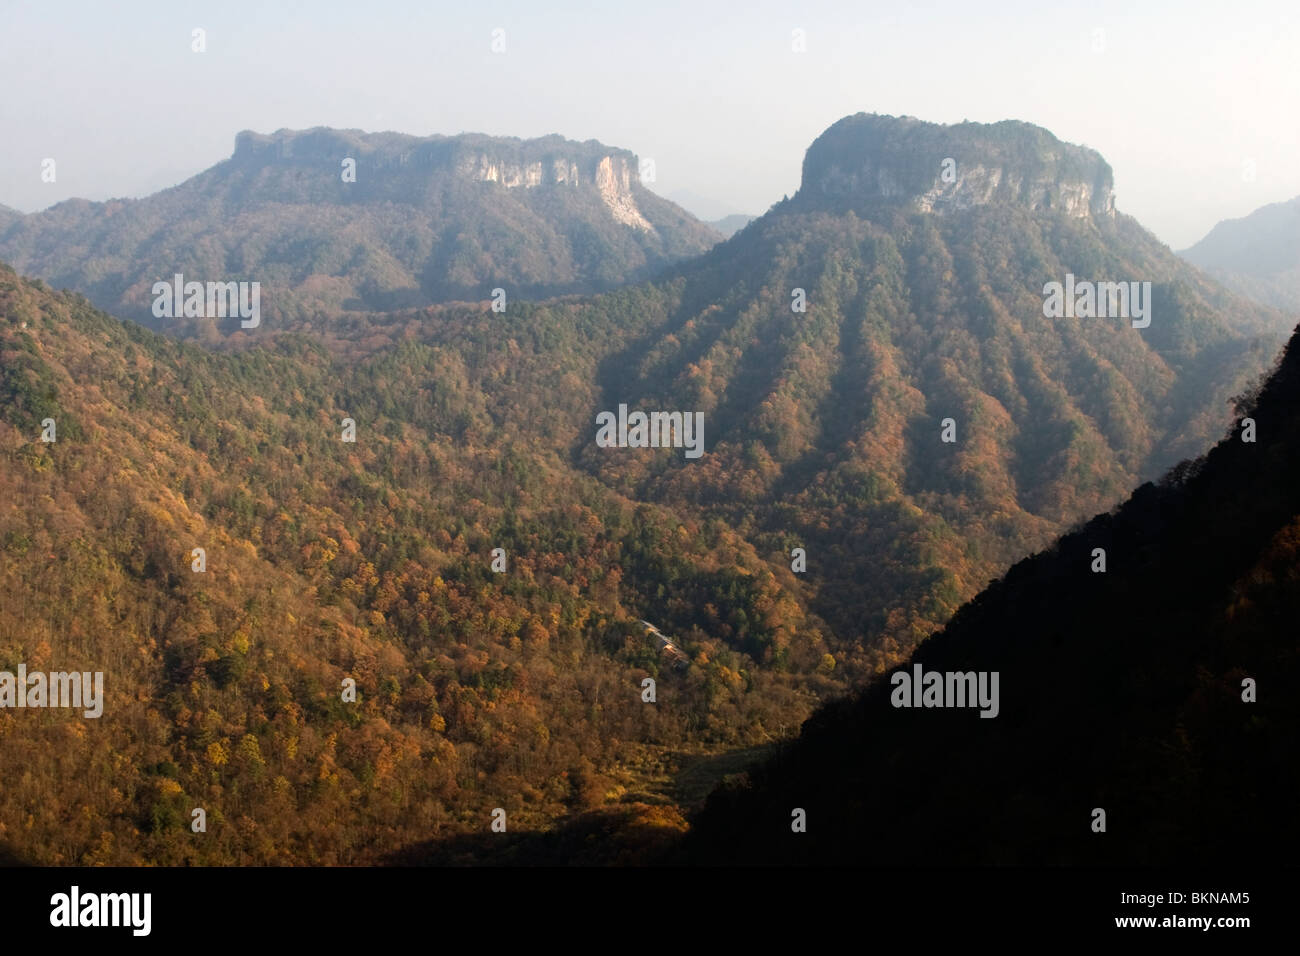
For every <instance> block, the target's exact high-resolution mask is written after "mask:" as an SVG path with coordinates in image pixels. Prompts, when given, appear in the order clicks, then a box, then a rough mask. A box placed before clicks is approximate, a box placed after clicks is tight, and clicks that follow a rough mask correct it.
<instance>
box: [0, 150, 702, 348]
mask: <svg viewBox="0 0 1300 956" xmlns="http://www.w3.org/2000/svg"><path fill="white" fill-rule="evenodd" d="M6 223H7V224H6ZM718 238H719V235H718V234H717V233H715V232H714V231H713V230H711V229H710V228H709V227H707V226H705V225H704V224H703V223H701V222H699V221H698V220H696V219H695V218H694V217H692V216H691V215H690V214H689V213H687V212H685V211H684V210H682V209H681V208H679V207H678V206H676V205H674V204H673V203H671V202H668V201H667V200H665V199H662V198H660V197H659V196H657V195H655V194H654V193H653V192H651V191H650V190H648V189H646V188H645V187H644V186H643V185H642V184H641V181H640V177H639V175H638V161H637V157H636V156H635V155H634V154H632V153H630V152H628V151H627V150H621V149H613V148H610V147H607V146H604V145H602V144H600V143H598V142H596V141H594V140H591V141H588V142H585V143H576V142H572V141H569V140H566V139H563V138H562V137H560V136H546V137H542V138H540V139H534V140H520V139H514V138H503V137H491V136H483V135H478V134H466V135H461V136H430V137H424V138H420V137H415V136H407V135H403V134H399V133H363V132H361V131H358V130H334V129H327V128H317V129H312V130H306V131H292V130H280V131H278V132H276V133H274V134H271V135H269V136H268V135H261V134H257V133H252V132H243V133H240V134H239V135H238V137H236V141H235V151H234V154H233V155H232V156H231V158H230V159H228V160H226V161H224V162H221V163H218V164H217V165H216V166H214V167H212V168H211V169H209V170H207V171H205V172H203V173H200V174H199V175H197V176H195V177H193V178H192V179H189V180H187V181H186V182H184V183H182V184H180V185H179V186H176V187H174V188H171V189H167V190H164V191H162V192H159V193H156V194H154V195H152V196H149V197H146V198H144V199H139V200H112V201H109V202H102V203H100V202H87V201H85V200H70V201H68V202H63V203H59V204H58V205H56V206H53V207H51V208H50V209H47V210H45V211H43V212H40V213H35V214H32V215H29V216H21V217H17V216H16V217H13V218H12V219H10V220H6V219H5V218H4V217H3V215H0V257H3V258H5V259H7V260H9V261H12V262H13V263H14V264H15V266H16V267H17V268H19V269H21V270H23V271H25V272H28V273H31V274H35V275H38V276H40V277H42V278H44V279H46V280H48V281H50V282H52V283H53V284H55V285H60V286H69V287H71V288H75V289H77V290H78V291H81V292H83V293H85V294H86V295H87V296H89V297H90V299H91V300H92V301H93V302H94V303H95V304H96V305H98V306H100V307H101V308H104V309H107V310H109V311H111V312H114V313H116V314H118V315H122V316H124V317H127V318H132V319H137V320H140V321H142V322H145V323H147V324H151V325H154V326H155V327H157V326H159V325H160V324H165V321H166V320H158V319H156V318H155V317H154V316H153V315H152V312H151V309H150V306H151V303H152V301H153V299H152V295H151V292H150V290H151V288H152V285H153V283H154V282H157V281H169V280H170V278H171V277H172V276H173V275H174V274H176V273H182V274H184V275H185V276H186V278H187V279H195V280H198V281H201V282H208V281H232V280H248V281H259V282H260V283H261V295H262V312H263V314H264V315H266V316H267V317H268V318H270V319H271V320H272V321H274V320H275V319H277V318H281V319H283V318H306V317H314V316H316V315H317V314H320V313H325V314H329V313H337V312H340V311H348V310H362V311H365V310H374V309H391V308H398V307H407V306H424V305H429V304H431V303H435V302H439V301H446V300H454V299H470V300H477V299H486V298H488V297H489V296H490V295H491V293H492V290H493V289H494V288H502V289H504V290H505V291H506V294H507V296H508V297H515V298H517V297H528V298H542V297H546V296H551V295H558V294H566V293H576V292H596V291H600V290H602V289H608V288H611V287H613V286H616V285H619V284H622V283H625V282H629V281H633V280H636V279H641V278H646V277H649V276H651V275H653V274H654V273H655V272H657V271H659V270H660V269H662V268H663V267H664V266H666V265H668V264H670V263H672V262H674V261H676V260H679V259H682V258H684V257H687V256H691V255H694V254H696V253H699V252H702V251H704V250H706V249H708V248H709V247H710V246H711V245H712V244H713V243H715V242H716V241H717V240H718Z"/></svg>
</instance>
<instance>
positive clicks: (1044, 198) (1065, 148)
mask: <svg viewBox="0 0 1300 956" xmlns="http://www.w3.org/2000/svg"><path fill="white" fill-rule="evenodd" d="M799 198H800V200H802V201H803V202H805V203H825V204H832V205H839V206H843V207H847V208H857V209H862V210H869V209H871V208H873V207H881V206H910V207H911V208H913V209H916V210H919V211H922V212H932V213H940V214H942V213H945V212H950V211H954V210H960V209H968V208H970V207H972V206H979V205H986V204H990V203H1000V202H1005V203H1016V204H1020V205H1023V206H1027V207H1029V208H1030V209H1035V210H1059V211H1062V212H1064V213H1065V214H1066V215H1068V216H1072V217H1077V218H1086V217H1093V218H1094V219H1112V218H1114V216H1115V194H1114V177H1113V175H1112V173H1111V169H1110V166H1109V165H1108V164H1107V163H1106V161H1105V160H1104V159H1102V158H1101V156H1100V155H1099V154H1098V153H1096V152H1095V151H1093V150H1091V149H1088V148H1086V147H1082V146H1074V145H1071V144H1069V143H1062V142H1061V141H1060V140H1058V139H1057V138H1056V137H1055V136H1053V135H1052V134H1051V133H1049V132H1048V131H1047V130H1045V129H1042V128H1040V127H1037V126H1033V125H1031V124H1029V123H1020V122H1015V121H1011V120H1008V121H1005V122H1001V123H992V124H983V123H958V124H955V125H951V126H945V125H941V124H938V123H925V122H922V121H920V120H917V119H914V118H912V117H893V116H879V115H875V114H866V113H859V114H857V115H855V116H849V117H846V118H845V119H842V120H840V121H839V122H838V123H836V124H835V125H833V126H831V127H830V128H829V129H828V130H827V131H826V132H825V133H823V134H822V135H821V136H819V137H818V138H817V139H816V141H814V142H813V144H812V146H810V147H809V148H808V152H807V154H806V156H805V158H804V164H803V183H802V185H801V187H800V190H799Z"/></svg>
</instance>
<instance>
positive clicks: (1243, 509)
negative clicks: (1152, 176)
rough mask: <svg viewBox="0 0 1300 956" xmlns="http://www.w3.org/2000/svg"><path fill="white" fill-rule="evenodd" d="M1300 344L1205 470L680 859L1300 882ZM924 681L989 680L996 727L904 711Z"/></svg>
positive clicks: (806, 756)
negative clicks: (1021, 867)
mask: <svg viewBox="0 0 1300 956" xmlns="http://www.w3.org/2000/svg"><path fill="white" fill-rule="evenodd" d="M1298 341H1300V338H1293V339H1292V341H1291V344H1290V346H1289V348H1288V350H1287V353H1286V357H1285V360H1284V361H1283V362H1282V363H1281V365H1280V367H1279V368H1278V370H1277V371H1276V373H1275V374H1274V375H1273V376H1272V377H1271V378H1270V379H1269V381H1268V383H1267V386H1266V387H1265V388H1263V389H1262V391H1261V392H1260V393H1259V394H1258V396H1257V397H1247V398H1246V400H1245V403H1244V406H1243V409H1242V414H1243V417H1242V419H1241V423H1240V427H1239V428H1238V429H1237V430H1236V431H1235V432H1234V433H1233V434H1230V435H1228V436H1227V437H1225V438H1224V439H1223V440H1222V441H1221V442H1220V443H1219V444H1218V445H1217V446H1216V447H1215V448H1214V449H1213V450H1212V451H1211V452H1210V453H1209V454H1208V455H1206V456H1204V457H1203V458H1200V459H1198V460H1196V461H1195V462H1189V463H1186V464H1185V465H1184V466H1182V467H1180V468H1178V469H1177V470H1175V471H1174V472H1171V473H1170V474H1169V475H1168V476H1167V477H1166V478H1165V479H1164V480H1163V481H1162V482H1161V483H1160V484H1159V485H1153V484H1150V483H1148V484H1145V485H1143V486H1142V487H1140V488H1139V489H1138V490H1137V491H1136V492H1135V493H1134V494H1133V495H1132V496H1131V497H1130V498H1129V499H1128V501H1127V502H1126V503H1125V504H1124V505H1123V506H1122V507H1120V508H1118V509H1117V510H1116V511H1114V512H1113V513H1107V514H1102V515H1099V516H1098V517H1096V518H1094V519H1093V520H1092V521H1090V522H1088V523H1087V524H1086V525H1085V526H1083V527H1082V528H1080V529H1079V530H1077V531H1075V532H1074V533H1072V534H1070V535H1067V536H1066V537H1064V538H1062V539H1061V540H1060V541H1059V542H1057V543H1056V544H1054V545H1053V546H1052V547H1051V548H1050V549H1048V550H1046V551H1044V552H1043V553H1041V554H1038V555H1036V556H1034V557H1033V558H1030V559H1027V560H1025V561H1022V562H1020V563H1018V564H1017V565H1016V566H1015V567H1014V568H1012V569H1011V571H1010V572H1009V573H1008V574H1007V575H1006V576H1005V577H1004V578H1003V579H1002V580H1000V581H998V582H997V583H995V584H994V585H993V586H991V587H989V588H988V589H987V590H985V591H984V592H982V593H981V594H980V595H979V596H978V597H977V598H976V599H975V600H973V601H972V602H970V603H969V604H967V605H966V606H964V607H963V608H962V609H961V610H960V611H959V612H958V613H957V615H956V616H955V617H954V618H953V620H952V622H951V623H950V624H949V625H948V626H947V627H946V628H945V629H944V630H943V631H942V632H941V633H939V634H937V635H935V636H934V637H932V638H930V639H929V640H927V641H925V642H924V643H923V644H922V645H921V646H920V647H919V648H918V649H917V651H916V653H915V654H914V655H913V657H912V660H911V661H910V662H909V663H908V665H906V666H905V667H903V668H901V669H900V670H899V671H896V672H895V673H894V674H891V675H889V676H888V677H886V676H885V675H881V677H880V678H879V679H877V680H876V681H874V682H872V684H871V686H869V687H868V688H867V690H866V691H865V693H863V694H862V695H860V696H859V697H857V698H856V699H853V700H846V701H841V702H837V703H836V704H834V705H831V706H828V707H826V708H824V709H823V710H821V711H819V712H818V713H817V714H816V715H815V716H814V717H812V718H811V719H810V720H809V721H808V722H807V723H806V724H805V725H804V729H803V732H802V734H801V735H800V737H799V739H798V740H797V741H795V742H794V743H792V744H791V745H789V746H788V747H786V748H784V749H783V751H782V752H781V753H779V755H777V756H775V757H774V758H772V759H771V760H769V761H768V762H766V763H763V764H761V765H759V766H756V767H754V768H753V769H751V770H749V771H748V772H747V773H744V774H738V775H735V776H734V777H732V778H729V780H728V782H727V783H726V784H725V785H724V786H723V787H722V788H721V789H720V790H718V791H717V792H715V793H714V794H713V795H712V796H711V797H710V799H709V801H708V803H707V806H706V808H705V810H704V811H703V813H702V814H701V815H700V816H699V818H698V819H697V820H695V821H694V826H693V828H692V830H691V832H690V834H689V838H688V840H687V847H688V849H687V851H686V854H685V858H686V859H689V860H691V861H692V862H697V863H700V862H708V863H717V862H725V863H728V864H736V863H741V864H744V863H765V864H773V863H819V864H850V863H851V864H854V865H868V866H869V865H888V866H898V865H903V866H907V865H943V864H972V863H974V864H988V863H1000V864H1001V863H1018V864H1026V863H1028V864H1053V865H1060V864H1088V865H1155V864H1160V865H1171V864H1184V865H1196V866H1205V865H1227V866H1233V867H1243V866H1251V865H1257V864H1271V865H1287V866H1292V865H1294V862H1295V856H1296V852H1297V849H1300V824H1297V821H1296V815H1295V812H1294V808H1295V805H1296V801H1297V799H1298V798H1300V769H1298V767H1300V765H1297V762H1296V760H1295V740H1296V734H1297V731H1300V707H1298V706H1297V700H1298V699H1300V656H1298V655H1297V651H1296V640H1295V628H1294V621H1295V619H1296V616H1297V614H1300V415H1297V414H1296V408H1297V407H1300V344H1297V343H1298ZM1099 548H1100V549H1104V552H1105V562H1106V566H1105V570H1104V573H1101V572H1100V571H1099V570H1098V567H1097V560H1098V552H1097V550H1096V549H1099ZM917 667H919V668H921V671H920V673H932V672H938V673H940V674H943V675H949V674H965V673H972V674H984V675H993V674H997V675H998V678H999V680H998V685H997V686H998V692H997V695H996V696H997V697H998V698H999V701H998V707H997V712H996V715H995V716H993V717H992V718H990V719H985V718H984V717H982V716H981V714H980V713H978V712H976V711H975V710H972V709H961V708H952V707H933V708H924V707H921V708H917V707H907V706H898V704H899V703H900V702H905V701H906V700H907V697H906V694H907V688H906V687H905V686H904V685H903V684H902V681H901V679H900V678H899V677H897V676H896V675H898V674H903V675H907V676H909V677H914V676H915V674H916V673H917V671H916V668H917ZM989 680H991V677H989ZM944 681H945V688H946V687H947V682H948V677H947V676H945V677H944ZM913 686H915V685H913ZM955 686H956V685H955V684H954V687H955ZM985 686H986V687H991V686H992V685H991V684H990V683H986V684H985ZM945 693H947V691H946V689H945ZM948 700H949V702H950V703H951V702H953V701H954V700H956V698H948ZM914 701H915V698H913V702H914ZM795 808H799V809H802V810H803V811H804V813H805V814H806V821H807V829H806V832H804V833H795V832H793V830H792V819H793V816H792V814H793V813H794V809H795ZM1098 810H1101V811H1104V814H1105V816H1104V820H1103V818H1101V817H1100V816H1099V815H1098V813H1097V811H1098ZM1103 824H1104V831H1102V830H1099V827H1101V826H1102V825H1103Z"/></svg>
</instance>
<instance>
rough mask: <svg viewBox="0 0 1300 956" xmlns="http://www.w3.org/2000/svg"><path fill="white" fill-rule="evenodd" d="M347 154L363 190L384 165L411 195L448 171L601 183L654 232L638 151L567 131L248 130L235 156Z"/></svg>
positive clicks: (526, 184) (614, 211)
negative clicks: (578, 138)
mask: <svg viewBox="0 0 1300 956" xmlns="http://www.w3.org/2000/svg"><path fill="white" fill-rule="evenodd" d="M348 157H350V158H352V159H354V160H356V162H357V185H358V186H360V187H362V188H361V189H359V190H358V191H359V192H364V191H366V186H367V183H366V180H367V178H369V177H368V174H373V173H376V172H379V171H383V173H384V179H385V180H386V181H387V182H388V183H390V184H392V185H398V184H400V186H401V188H403V189H405V190H407V192H408V194H409V191H410V188H411V186H412V185H413V181H421V180H422V181H428V180H436V179H438V178H439V177H447V176H449V177H452V178H454V179H459V180H463V181H468V182H483V183H497V184H499V185H501V186H504V187H505V188H507V189H536V188H539V187H549V186H566V187H579V188H580V187H583V186H586V187H590V188H595V189H596V191H597V193H598V194H599V196H600V199H601V201H602V202H603V203H604V204H605V206H606V207H607V208H608V210H609V213H610V215H611V216H612V217H613V219H614V221H615V222H618V223H620V224H622V225H624V226H630V227H632V228H634V229H638V230H641V231H645V232H653V231H654V226H652V225H651V223H650V222H649V221H648V220H647V219H646V217H645V216H644V215H643V214H642V211H641V209H640V207H639V205H638V202H637V197H636V195H635V192H636V189H635V187H639V186H640V177H639V175H638V172H637V158H636V156H635V155H633V154H632V153H630V152H628V151H627V150H621V149H611V148H609V147H606V146H602V145H601V144H600V143H597V142H595V141H589V142H586V143H575V142H571V141H569V140H566V139H564V138H562V137H560V136H545V137H542V138H540V139H532V140H521V139H514V138H504V137H502V138H498V137H488V136H481V135H478V134H466V135H462V136H428V137H423V138H421V137H416V136H405V135H401V134H397V133H363V132H361V131H359V130H333V129H313V130H304V131H294V130H279V131H277V132H275V133H273V134H270V135H262V134H258V133H253V132H248V131H245V132H242V133H240V134H239V135H238V136H237V137H236V138H235V152H234V155H233V156H232V157H231V160H230V162H231V164H232V165H234V166H237V167H244V168H255V167H284V166H306V167H331V168H339V164H340V163H341V162H342V160H343V159H344V158H348ZM395 172H396V173H397V175H396V176H394V173H395ZM371 185H374V184H373V183H372V184H371Z"/></svg>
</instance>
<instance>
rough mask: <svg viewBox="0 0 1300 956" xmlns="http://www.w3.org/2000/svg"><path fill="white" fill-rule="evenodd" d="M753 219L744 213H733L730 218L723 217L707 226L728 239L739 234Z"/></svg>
mask: <svg viewBox="0 0 1300 956" xmlns="http://www.w3.org/2000/svg"><path fill="white" fill-rule="evenodd" d="M755 218H756V217H754V216H748V215H745V214H744V213H735V214H733V215H730V216H723V217H722V218H721V219H715V220H712V221H711V222H709V223H708V225H709V227H710V228H712V229H713V230H714V231H715V232H720V233H722V235H724V236H726V237H727V238H728V239H730V238H731V237H732V236H734V235H735V234H736V233H738V232H740V230H742V229H744V228H745V227H746V226H748V225H749V224H750V223H751V222H753V221H754V219H755Z"/></svg>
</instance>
